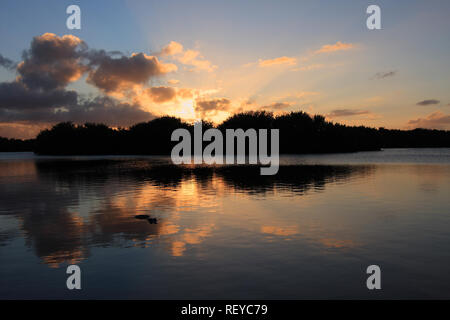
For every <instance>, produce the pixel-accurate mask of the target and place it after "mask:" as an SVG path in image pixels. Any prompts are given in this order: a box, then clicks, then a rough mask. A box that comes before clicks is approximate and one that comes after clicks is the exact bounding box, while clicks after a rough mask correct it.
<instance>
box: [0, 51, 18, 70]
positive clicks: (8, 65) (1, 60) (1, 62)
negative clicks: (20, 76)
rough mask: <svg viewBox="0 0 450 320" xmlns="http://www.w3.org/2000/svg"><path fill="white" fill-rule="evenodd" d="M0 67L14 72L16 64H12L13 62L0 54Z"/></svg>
mask: <svg viewBox="0 0 450 320" xmlns="http://www.w3.org/2000/svg"><path fill="white" fill-rule="evenodd" d="M0 66H2V67H3V68H5V69H8V70H14V69H15V68H16V64H15V63H14V61H12V60H10V59H8V58H5V57H4V56H2V55H1V54H0Z"/></svg>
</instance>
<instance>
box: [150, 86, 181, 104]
mask: <svg viewBox="0 0 450 320" xmlns="http://www.w3.org/2000/svg"><path fill="white" fill-rule="evenodd" d="M147 94H148V95H149V96H150V98H151V99H152V101H153V102H156V103H164V102H168V101H171V100H173V99H175V98H176V97H177V91H176V89H175V88H172V87H152V88H149V89H147Z"/></svg>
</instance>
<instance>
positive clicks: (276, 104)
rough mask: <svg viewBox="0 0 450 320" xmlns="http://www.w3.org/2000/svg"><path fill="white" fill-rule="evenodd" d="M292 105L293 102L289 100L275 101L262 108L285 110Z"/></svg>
mask: <svg viewBox="0 0 450 320" xmlns="http://www.w3.org/2000/svg"><path fill="white" fill-rule="evenodd" d="M291 105H292V104H291V103H288V102H274V103H271V104H269V105H268V106H264V107H262V109H272V110H283V109H287V108H289V107H290V106H291Z"/></svg>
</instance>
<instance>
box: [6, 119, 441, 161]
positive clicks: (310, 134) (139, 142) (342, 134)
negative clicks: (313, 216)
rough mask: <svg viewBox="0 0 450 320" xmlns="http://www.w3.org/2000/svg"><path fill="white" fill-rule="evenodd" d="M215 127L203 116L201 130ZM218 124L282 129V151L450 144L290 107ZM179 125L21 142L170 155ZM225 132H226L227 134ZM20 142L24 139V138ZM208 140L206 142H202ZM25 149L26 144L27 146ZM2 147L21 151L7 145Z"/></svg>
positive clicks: (65, 130)
mask: <svg viewBox="0 0 450 320" xmlns="http://www.w3.org/2000/svg"><path fill="white" fill-rule="evenodd" d="M211 127H213V125H212V124H211V123H208V122H204V123H203V130H204V131H205V130H206V129H208V128H211ZM216 127H217V128H218V129H219V130H221V131H223V132H224V131H225V130H226V129H238V128H242V129H244V130H247V129H250V128H254V129H279V130H280V153H291V154H296V153H326V152H353V151H369V150H379V149H381V148H404V147H409V148H414V147H450V131H444V130H429V129H414V130H389V129H384V128H379V129H376V128H369V127H364V126H346V125H342V124H339V123H333V122H329V121H326V120H325V118H324V117H323V116H320V115H315V116H312V117H311V116H310V115H308V114H307V113H304V112H291V113H288V114H283V115H279V116H274V115H273V114H272V113H270V112H265V111H258V112H245V113H239V114H235V115H233V116H231V117H229V118H228V119H226V120H225V121H224V122H222V123H221V124H219V125H218V126H216ZM178 128H185V129H187V130H189V131H190V132H191V134H192V137H193V131H194V130H193V125H192V124H189V123H186V122H184V121H182V120H181V119H179V118H175V117H168V116H166V117H161V118H157V119H154V120H152V121H149V122H145V123H139V124H136V125H134V126H132V127H130V128H126V129H125V128H119V129H113V128H109V127H108V126H106V125H103V124H91V123H87V124H84V125H75V124H73V123H70V122H64V123H59V124H57V125H55V126H54V127H53V128H51V129H49V130H44V131H42V132H41V133H39V135H38V136H37V138H36V140H35V141H32V142H30V141H27V142H23V144H22V145H23V146H27V148H29V150H33V151H34V152H36V153H38V154H49V155H51V154H62V155H74V154H85V155H92V154H145V155H157V154H158V155H167V154H170V152H171V150H172V148H173V146H174V145H175V144H177V143H178V142H172V141H171V139H170V138H171V135H172V132H173V131H174V130H175V129H178ZM224 137H225V135H224ZM14 141H16V144H17V146H19V145H21V142H19V141H20V140H14ZM208 143H209V142H204V145H206V144H208ZM25 149H26V148H25ZM0 151H23V150H11V149H9V150H8V149H6V148H5V149H4V148H3V145H0Z"/></svg>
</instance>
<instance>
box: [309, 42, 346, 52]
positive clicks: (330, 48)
mask: <svg viewBox="0 0 450 320" xmlns="http://www.w3.org/2000/svg"><path fill="white" fill-rule="evenodd" d="M353 48H355V45H354V44H352V43H343V42H340V41H338V42H336V43H335V44H326V45H323V46H322V47H321V48H320V49H319V50H317V51H315V53H328V52H335V51H343V50H350V49H353Z"/></svg>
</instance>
